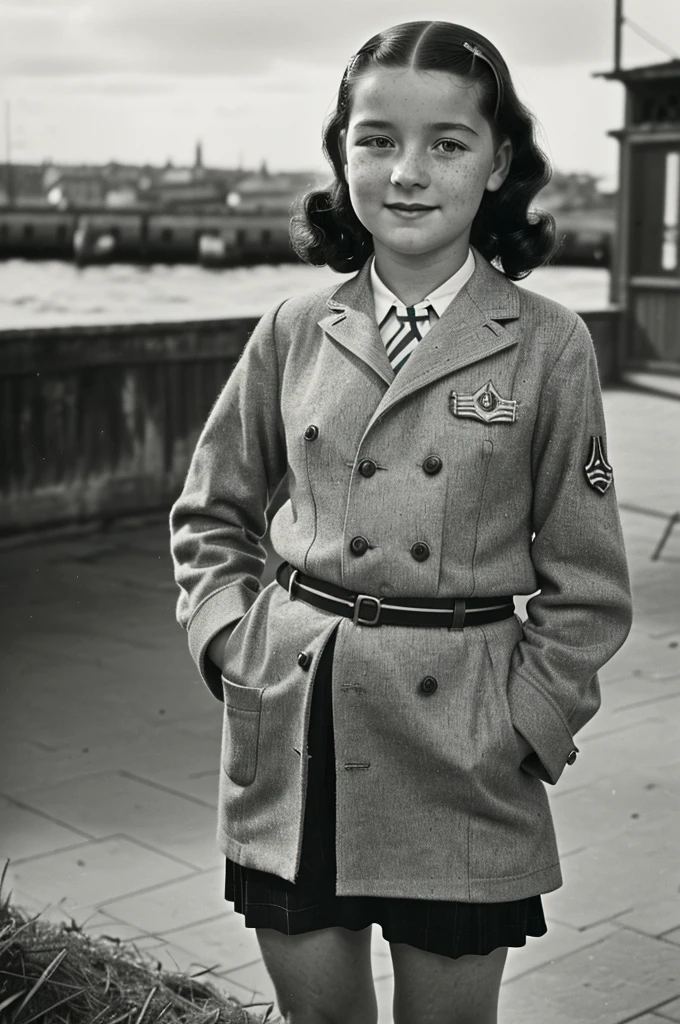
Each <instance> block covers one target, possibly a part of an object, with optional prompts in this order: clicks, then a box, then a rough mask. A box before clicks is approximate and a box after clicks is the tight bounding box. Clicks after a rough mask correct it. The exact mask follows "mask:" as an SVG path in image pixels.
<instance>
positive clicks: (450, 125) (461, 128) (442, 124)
mask: <svg viewBox="0 0 680 1024" xmlns="http://www.w3.org/2000/svg"><path fill="white" fill-rule="evenodd" d="M353 127H354V128H393V127H394V126H393V125H392V123H391V122H390V121H373V120H364V121H357V122H356V124H354V126H353ZM425 128H429V129H431V130H432V131H435V132H446V131H452V130H453V131H457V132H470V133H471V134H472V135H477V132H476V131H475V130H474V128H471V127H470V125H469V124H460V123H459V122H452V121H435V122H434V123H433V124H426V125H425Z"/></svg>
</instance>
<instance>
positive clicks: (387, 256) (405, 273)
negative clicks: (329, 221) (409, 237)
mask: <svg viewBox="0 0 680 1024" xmlns="http://www.w3.org/2000/svg"><path fill="white" fill-rule="evenodd" d="M373 244H374V248H375V269H376V270H377V272H378V277H379V278H380V280H381V281H382V282H383V283H384V284H385V285H386V286H387V287H388V288H389V289H390V291H392V292H393V293H394V294H395V295H396V297H397V298H398V299H400V301H401V302H403V303H404V305H405V306H412V305H413V304H414V303H416V302H421V301H422V300H423V299H424V298H425V297H426V296H427V295H428V294H429V293H430V292H433V291H434V290H435V288H439V286H440V285H441V284H444V281H447V280H448V279H449V278H450V277H451V276H452V275H453V274H455V273H456V272H457V271H458V270H460V268H461V267H462V266H463V264H464V263H465V260H466V259H467V256H468V251H469V248H470V244H469V238H467V237H466V238H465V239H462V240H461V241H460V242H457V243H456V245H455V248H454V247H452V248H448V249H446V250H445V251H444V252H428V253H423V254H422V255H411V254H410V253H398V252H394V250H392V249H387V248H385V246H383V245H382V243H381V242H379V241H378V239H376V238H374V240H373Z"/></svg>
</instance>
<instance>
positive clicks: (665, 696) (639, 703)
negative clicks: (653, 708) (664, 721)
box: [612, 693, 680, 721]
mask: <svg viewBox="0 0 680 1024" xmlns="http://www.w3.org/2000/svg"><path fill="white" fill-rule="evenodd" d="M679 697H680V693H662V694H660V695H659V696H658V697H649V699H648V700H636V701H635V702H634V703H633V704H622V705H621V707H620V708H614V710H613V711H612V714H613V715H618V714H619V712H621V711H630V709H631V708H641V707H646V706H647V705H649V704H659V703H660V702H661V701H664V700H678V698H679ZM647 721H649V719H647Z"/></svg>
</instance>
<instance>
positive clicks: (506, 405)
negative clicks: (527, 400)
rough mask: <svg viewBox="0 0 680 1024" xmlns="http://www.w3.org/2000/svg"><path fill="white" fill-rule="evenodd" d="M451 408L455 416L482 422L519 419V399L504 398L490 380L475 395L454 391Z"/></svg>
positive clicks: (508, 421)
mask: <svg viewBox="0 0 680 1024" xmlns="http://www.w3.org/2000/svg"><path fill="white" fill-rule="evenodd" d="M449 409H450V410H451V413H452V415H453V416H468V417H470V418H472V419H475V420H481V421H482V423H514V422H515V420H516V419H517V401H516V400H515V399H510V398H503V397H502V396H501V395H500V393H499V392H498V390H497V389H496V388H495V387H494V385H493V383H492V381H490V380H488V381H487V382H486V384H482V386H481V388H478V389H477V391H475V393H474V394H473V395H460V394H458V392H457V391H452V392H451V394H450V395H449Z"/></svg>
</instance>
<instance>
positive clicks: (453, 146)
mask: <svg viewBox="0 0 680 1024" xmlns="http://www.w3.org/2000/svg"><path fill="white" fill-rule="evenodd" d="M435 146H444V147H447V148H445V149H443V150H442V152H443V153H456V152H458V150H460V151H461V152H464V151H465V150H466V148H467V147H466V146H463V145H461V143H460V142H455V141H454V139H440V140H439V142H435Z"/></svg>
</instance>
